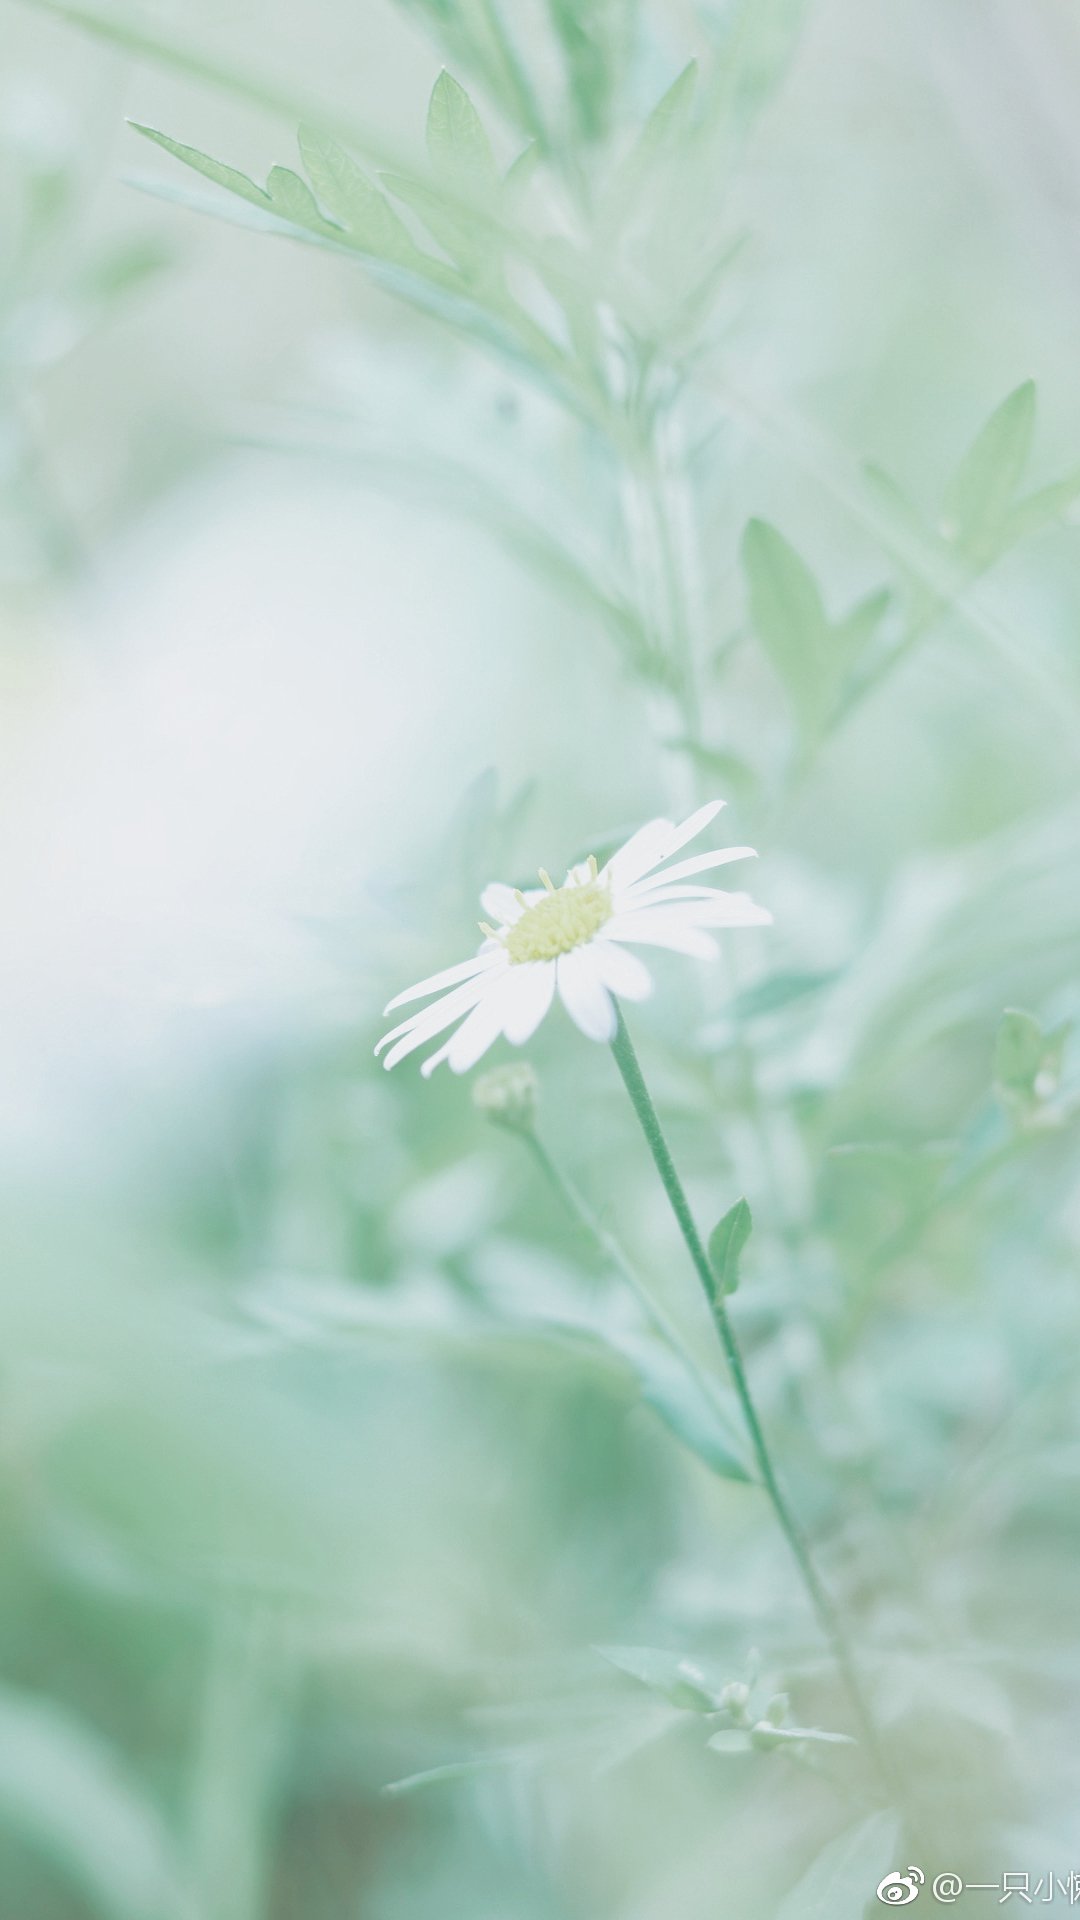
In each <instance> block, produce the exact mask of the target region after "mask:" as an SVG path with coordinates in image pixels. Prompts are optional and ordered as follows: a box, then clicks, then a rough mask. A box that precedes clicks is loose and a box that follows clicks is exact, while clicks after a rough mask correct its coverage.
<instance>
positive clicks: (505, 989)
mask: <svg viewBox="0 0 1080 1920" xmlns="http://www.w3.org/2000/svg"><path fill="white" fill-rule="evenodd" d="M509 992H510V989H509V985H508V980H507V976H506V975H505V974H504V975H503V977H502V979H501V980H500V981H498V983H497V985H496V986H495V987H493V989H492V991H491V992H490V993H487V994H485V995H484V998H483V999H482V1000H481V1002H480V1005H479V1006H478V1007H474V1008H473V1010H472V1012H471V1013H470V1015H469V1017H468V1019H467V1020H463V1021H462V1023H461V1025H460V1027H459V1028H458V1030H457V1032H456V1033H455V1035H454V1037H453V1039H452V1040H451V1041H450V1043H449V1045H448V1046H447V1049H446V1058H447V1060H448V1061H449V1063H450V1071H451V1073H468V1071H469V1068H470V1067H475V1065H476V1063H477V1061H478V1060H479V1059H480V1057H481V1055H482V1054H485V1053H486V1052H487V1050H488V1048H489V1047H493V1046H494V1044H495V1042H496V1040H497V1039H498V1038H499V1035H500V1034H501V1033H502V1031H503V1023H504V1021H505V1019H506V1009H507V1002H508V996H509ZM424 1064H425V1065H426V1064H427V1062H426V1061H425V1063H424Z"/></svg>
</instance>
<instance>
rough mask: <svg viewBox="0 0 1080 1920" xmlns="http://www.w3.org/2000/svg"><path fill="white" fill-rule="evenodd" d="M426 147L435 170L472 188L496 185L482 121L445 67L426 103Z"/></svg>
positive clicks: (491, 154) (457, 82) (461, 88)
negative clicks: (427, 103)
mask: <svg viewBox="0 0 1080 1920" xmlns="http://www.w3.org/2000/svg"><path fill="white" fill-rule="evenodd" d="M427 148H428V155H429V157H430V159H431V164H432V166H433V167H434V168H435V170H436V172H437V173H442V172H445V173H446V174H448V175H449V176H450V178H451V180H454V181H456V182H458V183H459V184H466V183H467V184H470V185H472V186H474V187H493V186H494V185H495V184H496V181H497V173H496V168H495V156H494V154H493V153H492V151H491V142H490V140H489V139H488V137H487V134H486V133H485V131H484V123H483V121H482V120H481V118H480V115H479V114H478V113H477V111H476V108H475V107H474V106H473V103H472V101H471V100H470V98H469V96H468V94H467V93H466V91H465V89H464V87H463V86H462V85H461V83H460V81H458V80H455V79H454V77H453V74H450V73H447V71H446V69H445V67H444V68H443V71H442V72H441V73H440V75H439V77H438V79H437V80H436V82H435V85H434V88H433V89H432V94H431V101H430V104H429V106H428V117H427Z"/></svg>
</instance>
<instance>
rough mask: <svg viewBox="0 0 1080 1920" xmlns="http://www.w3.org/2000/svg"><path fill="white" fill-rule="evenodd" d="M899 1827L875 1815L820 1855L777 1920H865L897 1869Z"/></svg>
mask: <svg viewBox="0 0 1080 1920" xmlns="http://www.w3.org/2000/svg"><path fill="white" fill-rule="evenodd" d="M899 1843H900V1822H899V1820H898V1819H897V1817H896V1815H895V1814H893V1813H872V1814H871V1815H870V1817H869V1819H867V1820H862V1821H860V1823H859V1825H858V1826H857V1827H849V1828H848V1830H847V1832H846V1833H841V1834H839V1835H838V1836H837V1838H836V1839H835V1840H830V1841H829V1844H828V1846H827V1847H825V1848H823V1850H822V1851H821V1853H819V1854H818V1857H817V1859H816V1860H815V1861H814V1863H813V1865H812V1866H811V1867H810V1868H809V1869H808V1870H807V1872H806V1873H804V1874H803V1876H802V1879H801V1880H800V1881H799V1883H798V1885H797V1886H795V1887H793V1888H792V1890H791V1892H790V1893H789V1894H788V1896H787V1899H786V1900H783V1901H782V1902H781V1904H780V1906H779V1908H778V1910H777V1914H776V1920H863V1915H864V1914H865V1913H867V1912H868V1911H869V1902H870V1901H871V1900H872V1899H873V1896H874V1889H875V1888H876V1887H877V1885H878V1883H879V1881H880V1880H882V1879H883V1878H884V1876H885V1874H886V1873H887V1872H888V1871H889V1869H890V1867H895V1866H896V1864H897V1854H896V1849H897V1847H898V1846H899Z"/></svg>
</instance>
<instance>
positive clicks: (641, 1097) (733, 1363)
mask: <svg viewBox="0 0 1080 1920" xmlns="http://www.w3.org/2000/svg"><path fill="white" fill-rule="evenodd" d="M611 1047H612V1052H613V1054H614V1056H615V1064H616V1065H617V1067H618V1069H619V1072H620V1074H621V1075H622V1079H623V1084H624V1085H625V1087H626V1091H627V1093H628V1094H629V1095H630V1100H631V1104H632V1106H633V1108H634V1112H635V1113H636V1114H637V1117H638V1120H639V1121H640V1123H641V1129H642V1132H643V1133H644V1135H645V1139H646V1141H647V1143H648V1147H649V1151H650V1153H651V1154H652V1157H653V1160H654V1162H655V1164H656V1170H657V1172H658V1173H659V1175H660V1179H661V1182H662V1183H663V1187H664V1192H665V1193H666V1194H667V1197H668V1201H669V1203H670V1206H671V1210H672V1212H673V1214H674V1215H675V1219H676V1221H677V1223H678V1226H679V1231H680V1233H681V1234H682V1237H683V1240H684V1241H685V1243H686V1249H687V1252H688V1253H689V1255H690V1258H691V1260H692V1262H693V1265H694V1268H695V1271H696V1273H697V1276H698V1278H699V1280H700V1281H701V1284H702V1286H703V1288H704V1290H705V1297H706V1299H707V1301H708V1303H709V1307H710V1309H711V1312H712V1316H713V1320H714V1323H715V1325H716V1330H717V1332H718V1334H719V1336H720V1343H721V1345H722V1347H723V1349H724V1354H725V1356H726V1359H727V1363H728V1367H729V1368H730V1371H731V1378H732V1383H733V1385H734V1388H735V1392H736V1394H737V1396H738V1400H739V1405H740V1407H741V1408H742V1413H743V1418H744V1420H745V1422H746V1427H747V1431H748V1433H749V1435H750V1441H751V1445H752V1446H753V1450H754V1457H755V1459H756V1461H757V1464H758V1468H759V1471H760V1474H761V1480H762V1484H763V1486H764V1488H765V1491H766V1493H767V1494H768V1496H769V1500H770V1501H771V1503H772V1508H773V1512H774V1513H775V1515H776V1518H777V1521H778V1523H779V1526H780V1529H781V1531H782V1533H783V1535H784V1538H785V1540H786V1541H787V1544H788V1547H789V1548H790V1550H791V1553H792V1556H793V1558H794V1560H795V1563H796V1566H797V1567H798V1569H799V1573H800V1574H801V1576H802V1580H803V1584H804V1586H805V1587H806V1591H807V1593H808V1594H809V1597H810V1601H811V1604H812V1605H813V1608H814V1612H815V1614H816V1615H817V1619H818V1622H819V1624H820V1626H821V1629H822V1632H823V1633H824V1635H825V1638H826V1639H827V1640H828V1642H829V1645H830V1647H831V1649H832V1653H833V1657H834V1659H835V1661H836V1664H837V1667H838V1669H839V1672H840V1675H841V1678H842V1679H843V1682H844V1685H845V1687H846V1689H847V1692H848V1696H849V1698H850V1700H851V1705H852V1708H853V1710H854V1713H855V1716H856V1719H857V1721H858V1724H859V1727H860V1729H861V1732H862V1735H863V1739H864V1741H865V1744H866V1749H867V1752H868V1753H869V1754H870V1755H871V1757H872V1759H873V1761H874V1764H875V1766H876V1768H877V1771H878V1773H879V1774H880V1776H881V1780H882V1783H883V1785H884V1786H885V1788H886V1790H887V1792H888V1793H889V1794H890V1796H892V1795H894V1791H895V1790H894V1785H893V1778H892V1770H891V1768H890V1766H889V1764H888V1762H887V1760H886V1757H885V1754H884V1751H883V1748H882V1744H881V1739H880V1736H879V1734H878V1731H877V1728H876V1726H875V1724H874V1718H873V1715H872V1713H871V1711H870V1707H869V1704H868V1702H867V1699H866V1695H865V1693H864V1692H863V1687H862V1682H861V1680H860V1678H859V1675H858V1671H857V1669H856V1666H855V1661H854V1657H853V1655H852V1651H851V1648H850V1646H849V1644H848V1640H847V1635H846V1633H845V1631H844V1628H843V1626H842V1624H841V1621H840V1617H839V1615H838V1613H837V1611H836V1608H835V1607H834V1605H833V1602H832V1599H831V1598H830V1596H829V1593H828V1591H827V1589H826V1587H825V1585H824V1582H823V1581H822V1579H821V1576H820V1574H819V1573H818V1570H817V1568H816V1566H815V1565H814V1561H813V1558H812V1556H811V1553H810V1549H809V1547H808V1545H807V1543H806V1541H805V1539H804V1538H803V1535H802V1532H801V1530H800V1528H799V1525H798V1522H797V1521H796V1520H795V1518H794V1515H793V1514H792V1512H791V1509H790V1508H789V1506H788V1504H787V1500H786V1499H785V1497H784V1494H783V1492H782V1490H781V1487H780V1483H779V1481H778V1480H777V1477H776V1470H775V1468H774V1466H773V1463H772V1456H771V1454H770V1453H769V1448H768V1445H767V1442H766V1440H765V1435H764V1433H763V1431H762V1427H761V1422H760V1420H759V1419H758V1414H757V1408H756V1407H755V1405H754V1401H753V1397H752V1395H751V1392H750V1385H749V1382H748V1380H747V1377H746V1369H745V1367H744V1365H743V1359H742V1354H741V1352H740V1350H739V1344H738V1341H737V1340H736V1338H735V1329H734V1327H733V1326H732V1324H731V1318H730V1315H729V1313H728V1310H727V1307H726V1305H725V1302H724V1298H723V1295H722V1294H720V1293H719V1292H718V1291H717V1288H716V1284H715V1280H714V1277H713V1273H712V1269H711V1267H710V1265H709V1257H708V1254H707V1253H706V1251H705V1248H704V1246H703V1244H702V1241H701V1236H700V1234H699V1233H698V1230H697V1226H696V1224H695V1222H694V1217H693V1214H692V1213H691V1211H690V1204H689V1201H688V1200H687V1198H686V1193H685V1190H684V1188H683V1184H682V1181H681V1180H680V1179H679V1175H678V1173H677V1171H676V1168H675V1162H674V1161H673V1159H672V1157H671V1151H670V1148H669V1147H668V1144H667V1140H666V1138H665V1136H664V1130H663V1128H662V1126H661V1124H660V1118H659V1115H658V1114H657V1111H656V1108H655V1107H654V1105H653V1102H652V1096H651V1094H650V1093H649V1089H648V1087H647V1086H646V1084H645V1080H644V1078H643V1075H642V1072H641V1068H640V1066H639V1064H638V1058H637V1054H636V1053H635V1051H634V1046H633V1042H632V1041H631V1039H630V1035H629V1033H628V1032H627V1028H626V1022H625V1020H624V1019H623V1016H622V1011H621V1009H619V1010H618V1025H617V1028H616V1032H615V1038H614V1040H613V1041H612V1043H611Z"/></svg>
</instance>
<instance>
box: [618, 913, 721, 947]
mask: <svg viewBox="0 0 1080 1920" xmlns="http://www.w3.org/2000/svg"><path fill="white" fill-rule="evenodd" d="M604 938H605V939H606V940H620V941H622V940H625V941H626V942H627V943H628V944H629V945H630V946H640V947H669V948H670V949H671V951H672V953H687V954H689V955H690V958H691V959H692V960H715V959H716V956H717V954H718V953H719V951H720V949H719V947H718V946H717V944H716V941H715V940H713V939H712V938H711V937H710V936H709V934H707V933H702V931H701V929H700V928H699V927H695V926H690V925H688V924H687V922H686V921H685V920H683V919H679V918H677V917H676V915H675V914H674V913H661V912H660V911H659V910H658V909H657V910H655V911H654V912H652V913H620V914H616V916H615V918H614V919H613V920H609V921H608V923H607V925H606V926H605V928H604Z"/></svg>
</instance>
